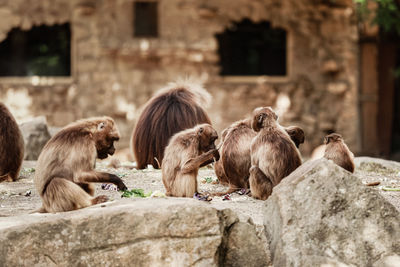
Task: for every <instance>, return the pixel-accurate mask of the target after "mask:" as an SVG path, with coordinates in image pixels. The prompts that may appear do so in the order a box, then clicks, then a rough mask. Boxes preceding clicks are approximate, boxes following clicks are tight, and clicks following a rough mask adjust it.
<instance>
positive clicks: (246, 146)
mask: <svg viewBox="0 0 400 267" xmlns="http://www.w3.org/2000/svg"><path fill="white" fill-rule="evenodd" d="M284 129H285V130H286V132H287V133H288V134H289V136H290V138H291V139H292V141H293V142H294V143H295V144H296V147H299V145H300V144H302V143H304V131H303V130H302V129H301V128H300V127H297V126H289V127H287V128H284ZM256 135H257V133H256V132H255V131H253V129H252V128H251V119H245V120H241V121H237V122H235V123H233V124H232V125H231V126H229V127H228V128H226V129H225V130H224V131H223V132H222V138H221V139H222V142H221V143H222V145H221V148H220V149H219V152H220V156H221V158H220V160H219V161H217V162H216V163H215V164H214V169H215V173H216V175H217V177H218V179H219V181H220V182H221V184H225V185H229V189H228V191H226V192H221V193H215V194H214V195H225V194H230V193H232V192H235V191H236V190H239V189H241V188H249V176H250V172H249V169H250V167H251V158H250V146H251V141H252V140H253V138H254V137H255V136H256Z"/></svg>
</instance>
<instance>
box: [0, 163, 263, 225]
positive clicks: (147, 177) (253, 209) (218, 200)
mask: <svg viewBox="0 0 400 267" xmlns="http://www.w3.org/2000/svg"><path fill="white" fill-rule="evenodd" d="M35 164H36V162H34V161H25V162H24V164H23V168H22V172H21V175H20V179H19V180H18V181H17V182H14V183H1V184H0V217H6V216H16V215H21V214H27V213H30V212H32V211H34V210H36V209H38V208H40V206H41V201H40V197H39V195H38V193H37V192H36V190H35V187H34V184H33V176H34V171H35ZM107 165H108V162H107V161H104V162H99V163H97V169H98V170H100V171H107V172H111V173H115V174H117V175H118V176H120V177H121V178H122V179H123V180H124V182H125V184H126V185H127V187H128V188H129V189H134V188H137V189H143V190H144V192H145V193H149V192H150V191H151V192H156V191H159V192H161V193H165V189H164V186H163V183H162V180H161V171H160V170H155V169H152V168H151V169H145V170H136V169H132V168H131V166H130V164H128V163H126V164H122V165H123V166H126V167H121V168H118V169H115V168H110V167H107ZM128 167H129V168H128ZM216 181H217V177H216V176H215V173H214V170H213V169H211V168H202V169H200V172H199V175H198V182H199V188H200V192H205V193H206V192H208V193H214V192H223V191H224V190H227V189H228V187H226V186H222V185H220V184H218V183H216ZM99 194H103V195H107V196H109V197H110V199H111V200H112V201H119V200H121V195H122V193H121V192H118V191H114V190H103V189H102V188H101V184H96V195H99ZM133 199H134V197H133V198H132V200H133ZM208 203H209V204H210V206H213V207H216V208H219V209H223V208H232V209H234V210H235V211H237V212H238V215H239V217H241V219H243V220H246V219H247V218H249V217H251V218H252V220H253V221H254V222H255V223H256V224H262V216H261V213H260V212H259V211H260V210H261V208H262V205H263V201H260V200H255V199H253V198H251V197H248V196H247V195H239V194H238V193H234V194H231V195H230V200H223V197H213V199H212V201H210V202H208Z"/></svg>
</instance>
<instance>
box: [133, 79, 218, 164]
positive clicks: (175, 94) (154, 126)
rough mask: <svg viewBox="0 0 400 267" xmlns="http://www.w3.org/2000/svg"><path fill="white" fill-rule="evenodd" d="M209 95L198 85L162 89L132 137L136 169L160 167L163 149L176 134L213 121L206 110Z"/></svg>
mask: <svg viewBox="0 0 400 267" xmlns="http://www.w3.org/2000/svg"><path fill="white" fill-rule="evenodd" d="M210 99H211V96H210V94H209V93H208V92H207V91H206V90H205V89H204V88H202V87H201V86H200V85H198V84H193V83H189V82H178V83H171V84H170V85H169V86H167V87H166V88H163V89H161V90H160V91H159V92H158V93H157V94H156V95H155V96H154V97H153V98H151V99H150V100H149V101H148V102H147V103H146V104H145V106H144V109H143V111H142V113H141V114H140V117H139V119H138V122H137V123H136V127H135V129H134V131H133V134H132V139H131V150H132V152H133V154H134V156H135V158H136V163H137V168H138V169H144V168H146V167H147V165H148V164H151V165H153V167H154V168H156V169H158V168H160V165H161V164H162V160H163V157H164V150H165V147H166V146H167V144H168V141H169V139H170V138H171V136H173V135H174V134H175V133H177V132H180V131H182V130H185V129H189V128H192V127H194V126H195V125H197V124H201V123H208V124H211V121H210V119H209V117H208V115H207V113H206V111H205V110H204V109H203V107H205V106H207V105H208V103H209V102H210Z"/></svg>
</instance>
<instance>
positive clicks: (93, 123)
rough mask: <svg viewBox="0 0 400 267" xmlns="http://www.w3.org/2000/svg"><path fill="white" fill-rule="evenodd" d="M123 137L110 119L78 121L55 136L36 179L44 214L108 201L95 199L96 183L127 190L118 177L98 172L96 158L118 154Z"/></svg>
mask: <svg viewBox="0 0 400 267" xmlns="http://www.w3.org/2000/svg"><path fill="white" fill-rule="evenodd" d="M119 137H120V136H119V132H118V129H117V127H116V125H115V123H114V121H113V119H111V118H109V117H101V118H90V119H87V120H81V121H77V122H75V123H72V124H70V125H68V126H66V127H65V128H63V129H62V130H61V131H60V132H58V133H57V134H56V135H55V136H53V137H52V138H51V139H50V140H49V141H48V142H47V144H46V145H45V147H44V148H43V150H42V152H41V153H40V156H39V159H38V162H37V167H36V173H35V178H34V182H35V187H36V189H37V191H38V192H39V194H40V197H41V198H42V201H43V207H42V209H41V211H42V212H61V211H69V210H76V209H80V208H84V207H88V206H91V205H94V204H97V203H101V202H104V201H106V200H107V197H106V196H98V197H92V196H93V195H94V186H93V184H92V183H96V182H104V183H113V184H115V185H117V186H118V189H120V190H125V189H126V186H125V184H124V183H123V181H122V180H121V179H120V178H119V177H118V176H116V175H114V174H110V173H106V172H98V171H95V170H94V167H95V164H96V158H99V159H104V158H107V156H108V155H112V154H114V152H115V148H114V141H118V140H119Z"/></svg>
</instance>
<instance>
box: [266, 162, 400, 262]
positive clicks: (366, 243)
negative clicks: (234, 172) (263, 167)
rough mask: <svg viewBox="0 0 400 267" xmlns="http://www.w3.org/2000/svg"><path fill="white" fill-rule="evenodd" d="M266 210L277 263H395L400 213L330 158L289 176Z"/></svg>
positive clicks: (398, 248) (307, 163)
mask: <svg viewBox="0 0 400 267" xmlns="http://www.w3.org/2000/svg"><path fill="white" fill-rule="evenodd" d="M264 212H265V221H264V224H265V229H266V234H267V237H268V240H270V250H271V254H272V259H273V264H274V266H322V265H323V264H327V265H324V266H391V265H388V264H386V262H393V261H395V260H396V259H398V258H399V257H398V255H400V241H399V240H400V215H399V212H398V211H397V210H396V209H395V208H394V206H393V205H392V204H390V203H389V202H387V201H386V200H385V199H384V197H383V196H382V195H381V194H380V193H378V191H377V190H376V189H373V188H370V187H367V186H366V185H364V184H363V183H362V182H361V179H360V178H359V177H357V176H355V175H353V174H351V173H349V172H347V171H345V170H344V169H342V168H340V167H339V166H337V165H335V164H334V163H333V162H331V161H327V160H326V159H320V160H316V161H310V162H306V163H305V164H303V165H302V166H301V167H299V168H298V169H297V170H296V171H294V172H293V173H292V174H291V175H289V176H288V177H287V178H285V179H284V180H283V181H282V182H281V183H280V184H279V185H278V186H276V187H275V188H274V191H273V194H272V195H271V196H270V197H269V198H268V200H267V201H266V204H265V211H264ZM396 255H397V256H396ZM383 262H385V264H386V265H379V264H380V263H383ZM397 266H400V265H397Z"/></svg>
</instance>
